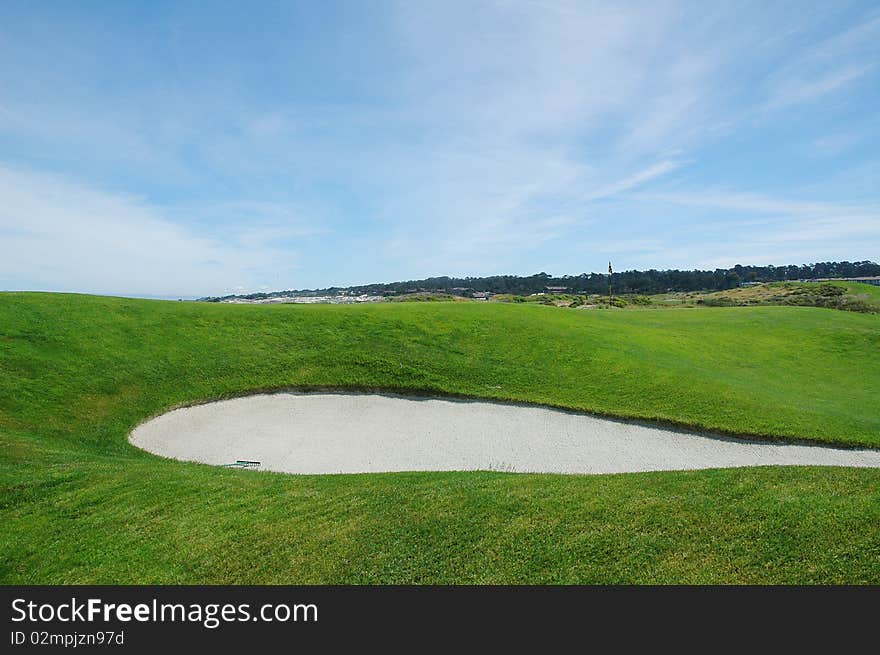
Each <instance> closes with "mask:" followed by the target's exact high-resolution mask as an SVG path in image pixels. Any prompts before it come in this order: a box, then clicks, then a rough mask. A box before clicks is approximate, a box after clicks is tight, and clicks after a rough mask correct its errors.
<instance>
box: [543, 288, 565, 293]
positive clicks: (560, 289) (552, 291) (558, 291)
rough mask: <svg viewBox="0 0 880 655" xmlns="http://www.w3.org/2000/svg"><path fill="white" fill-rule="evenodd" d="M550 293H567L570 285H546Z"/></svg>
mask: <svg viewBox="0 0 880 655" xmlns="http://www.w3.org/2000/svg"><path fill="white" fill-rule="evenodd" d="M544 288H545V289H547V291H549V292H550V293H565V292H566V291H568V287H544Z"/></svg>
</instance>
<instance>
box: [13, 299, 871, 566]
mask: <svg viewBox="0 0 880 655" xmlns="http://www.w3.org/2000/svg"><path fill="white" fill-rule="evenodd" d="M878 353H880V316H877V315H870V314H857V313H850V312H840V311H834V310H823V309H815V308H800V307H754V308H746V307H735V308H702V309H675V310H656V311H643V312H626V311H608V310H597V311H590V310H587V311H577V310H564V309H557V308H551V307H542V306H533V305H505V304H479V303H388V304H381V305H368V306H303V305H296V306H292V305H286V306H232V305H222V306H221V305H208V304H195V303H173V302H157V301H140V300H124V299H115V298H98V297H89V296H77V295H56V294H0V448H2V455H0V483H2V508H0V521H2V525H3V530H2V531H0V581H2V582H5V583H12V582H33V583H36V582H42V583H67V582H105V583H112V582H120V583H125V582H168V583H173V582H180V583H208V582H211V583H221V582H231V583H245V582H252V583H259V582H271V583H282V582H284V583H298V582H463V583H466V582H569V583H575V582H697V583H699V582H818V581H823V582H828V581H834V582H874V583H877V582H880V472H878V471H873V470H850V469H831V468H829V469H806V468H786V469H776V468H764V469H742V470H730V471H701V472H688V473H651V474H629V475H615V476H597V477H572V476H548V475H514V474H500V473H419V474H383V475H360V476H306V477H293V476H283V475H272V474H264V473H256V472H249V471H229V470H221V469H217V468H212V467H207V466H200V465H194V464H184V463H179V462H172V461H167V460H162V459H159V458H156V457H154V456H151V455H148V454H146V453H143V452H141V451H138V450H137V449H134V448H133V447H131V446H130V445H129V444H128V443H127V441H126V434H127V432H128V431H129V430H130V429H131V428H132V427H133V426H134V425H135V424H137V423H138V422H139V421H141V420H143V419H144V418H146V417H148V416H150V415H153V414H156V413H159V412H161V411H164V410H165V409H168V408H170V407H172V406H174V405H177V404H180V403H187V402H193V401H197V400H203V399H209V398H217V397H222V396H226V395H232V394H237V393H244V392H247V391H250V390H256V389H266V388H280V387H305V388H319V387H354V388H361V389H362V388H377V389H389V390H391V389H394V390H416V391H423V392H428V393H452V394H465V395H470V396H480V397H486V398H503V399H513V400H520V401H528V402H538V403H546V404H552V405H559V406H564V407H570V408H575V409H584V410H589V411H594V412H601V413H607V414H613V415H617V416H628V417H639V418H646V419H654V420H663V421H669V422H675V423H680V424H685V425H691V426H697V427H703V428H710V429H714V430H719V431H726V432H732V433H742V434H753V435H761V436H766V437H774V436H789V437H797V438H803V439H812V440H815V441H821V442H828V443H839V444H846V445H862V446H874V447H878V446H880V410H878V405H880V404H878V401H877V397H876V390H877V388H878V387H880V385H878V383H880V354H878Z"/></svg>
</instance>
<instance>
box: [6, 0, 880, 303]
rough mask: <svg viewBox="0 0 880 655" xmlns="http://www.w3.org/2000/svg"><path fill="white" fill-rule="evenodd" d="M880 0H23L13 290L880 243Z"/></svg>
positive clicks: (259, 282) (189, 292)
mask: <svg viewBox="0 0 880 655" xmlns="http://www.w3.org/2000/svg"><path fill="white" fill-rule="evenodd" d="M878 109H880V6H878V4H877V3H876V2H845V1H835V2H816V3H810V2H806V1H805V0H799V1H797V2H766V1H762V2H716V3H710V2H693V3H691V2H648V3H640V2H610V3H602V2H570V3H569V2H561V1H560V2H557V1H552V0H548V1H546V2H545V1H540V0H533V1H527V0H523V1H511V2H455V1H451V0H443V1H438V2H429V1H428V0H423V1H415V2H381V1H379V0H371V1H370V2H302V3H276V2H272V3H268V2H263V3H259V2H257V3H241V2H234V3H208V2H190V3H164V2H157V1H155V0H151V1H150V2H143V3H138V2H42V3H34V2H16V1H14V0H6V1H5V2H3V3H2V4H0V288H5V289H39V290H59V291H83V292H94V293H110V294H127V295H147V296H200V295H206V294H223V293H236V292H238V293H240V292H250V291H259V290H276V289H288V288H311V287H323V286H330V285H349V284H357V283H366V282H379V281H392V280H399V279H412V278H420V277H427V276H431V275H490V274H498V273H513V274H531V273H535V272H538V271H546V272H548V273H552V274H560V275H561V274H566V273H569V274H577V273H581V272H585V271H602V270H604V269H605V267H606V266H607V261H608V260H609V259H611V260H613V261H614V263H615V268H616V269H618V270H623V269H630V268H693V267H699V268H714V267H726V266H732V265H734V264H736V263H742V264H770V263H773V264H788V263H805V262H812V261H826V260H840V259H849V260H861V259H873V260H875V261H876V260H877V259H880V257H878V254H880V111H878Z"/></svg>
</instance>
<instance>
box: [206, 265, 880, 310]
mask: <svg viewBox="0 0 880 655" xmlns="http://www.w3.org/2000/svg"><path fill="white" fill-rule="evenodd" d="M874 275H880V264H877V263H875V262H871V261H862V262H818V263H815V264H801V265H800V266H796V265H789V266H741V265H739V264H737V265H736V266H734V267H733V268H716V269H715V270H714V271H700V270H693V271H680V270H665V271H658V270H655V269H651V270H647V271H623V272H620V273H613V274H612V275H611V284H612V286H613V289H614V293H639V294H654V293H664V292H668V291H721V290H724V289H732V288H735V287H738V286H740V284H742V283H744V282H781V281H785V280H812V279H816V278H826V277H828V278H835V277H862V276H874ZM553 287H557V288H563V287H564V288H565V290H566V291H565V292H566V293H579V294H591V293H607V292H608V275H607V274H606V273H581V274H580V275H563V276H562V277H553V276H552V275H548V274H547V273H543V272H542V273H536V274H534V275H529V276H520V275H492V276H490V277H463V278H459V277H446V276H443V277H429V278H425V279H423V280H407V281H405V282H390V283H387V284H365V285H361V286H354V287H329V288H326V289H298V290H297V289H291V290H288V291H274V292H271V293H252V294H247V295H239V296H223V297H211V298H202V300H211V301H219V300H226V299H230V298H247V299H250V300H258V299H263V298H272V297H277V296H285V295H288V296H290V295H316V296H318V295H320V296H323V295H328V296H332V295H337V294H339V293H348V294H354V295H361V294H367V295H398V294H403V293H417V292H427V291H430V292H442V293H449V294H453V295H458V296H472V295H473V294H474V293H479V292H489V293H510V294H515V295H530V294H533V293H540V292H543V291H546V290H547V289H548V288H553Z"/></svg>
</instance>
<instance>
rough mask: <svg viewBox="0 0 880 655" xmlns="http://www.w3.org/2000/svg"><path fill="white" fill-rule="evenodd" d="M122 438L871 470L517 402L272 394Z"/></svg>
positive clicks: (359, 466) (462, 456)
mask: <svg viewBox="0 0 880 655" xmlns="http://www.w3.org/2000/svg"><path fill="white" fill-rule="evenodd" d="M131 442H132V443H133V444H134V445H136V446H138V447H140V448H143V449H144V450H147V451H149V452H151V453H155V454H157V455H163V456H165V457H172V458H174V459H180V460H187V461H195V462H204V463H206V464H228V463H232V462H235V461H236V460H257V461H260V462H261V466H260V468H261V469H263V470H270V471H281V472H285V473H364V472H380V471H470V470H492V471H517V472H542V473H624V472H635V471H668V470H683V469H704V468H728V467H737V466H763V465H768V464H774V465H794V464H798V465H827V466H860V467H880V451H877V450H847V449H841V448H829V447H823V446H808V445H800V444H785V443H779V444H776V443H764V442H752V441H744V440H739V439H727V438H718V437H713V436H707V435H699V434H693V433H688V432H682V431H677V430H673V429H666V428H659V427H649V426H646V425H640V424H637V423H631V422H624V421H613V420H608V419H601V418H596V417H592V416H585V415H582V414H576V413H570V412H564V411H558V410H553V409H546V408H541V407H526V406H520V405H511V404H502V403H490V402H476V401H460V400H441V399H435V398H425V399H420V398H411V397H402V396H391V395H375V394H357V393H355V394H342V393H310V394H304V393H275V394H261V395H254V396H247V397H243V398H236V399H234V400H224V401H221V402H214V403H208V404H205V405H196V406H194V407H188V408H184V409H177V410H174V411H172V412H169V413H167V414H164V415H162V416H159V417H157V418H155V419H152V420H151V421H147V422H146V423H144V424H142V425H140V426H139V427H137V428H136V429H135V430H134V431H133V432H132V434H131Z"/></svg>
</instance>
